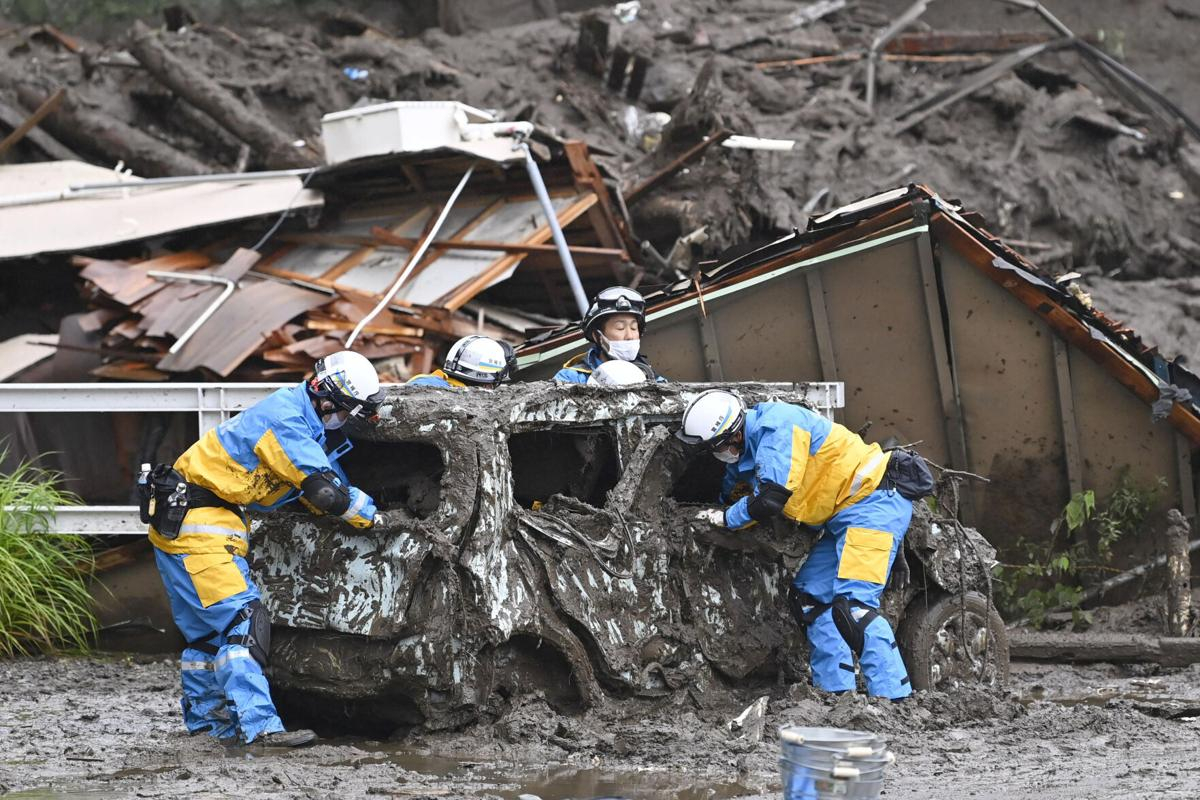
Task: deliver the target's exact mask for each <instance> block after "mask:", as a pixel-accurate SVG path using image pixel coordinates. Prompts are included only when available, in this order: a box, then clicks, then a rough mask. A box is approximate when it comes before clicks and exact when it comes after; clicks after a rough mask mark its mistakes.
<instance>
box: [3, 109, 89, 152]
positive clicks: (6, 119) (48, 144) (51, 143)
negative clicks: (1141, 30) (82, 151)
mask: <svg viewBox="0 0 1200 800" xmlns="http://www.w3.org/2000/svg"><path fill="white" fill-rule="evenodd" d="M28 113H29V112H27V111H25V110H24V109H20V110H18V109H17V108H14V107H13V106H10V105H8V104H7V103H4V102H0V123H3V124H4V125H5V126H7V127H9V128H11V129H13V130H16V129H17V128H18V127H20V125H21V123H22V121H23V120H24V119H25V117H26V116H27V115H28ZM25 138H26V139H27V140H28V141H29V143H30V144H32V145H33V146H34V147H36V148H37V149H39V150H41V151H42V152H43V153H45V154H46V155H48V156H49V157H50V158H51V159H53V160H55V161H83V160H84V159H83V158H82V157H80V155H79V154H78V153H76V152H75V151H74V150H72V149H71V148H69V147H67V146H66V145H64V144H62V143H61V142H59V141H58V140H57V139H55V138H54V137H53V136H51V135H50V134H49V133H47V132H46V131H45V130H43V129H42V128H33V129H32V130H30V131H29V133H27V134H25Z"/></svg>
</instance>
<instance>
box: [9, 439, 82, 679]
mask: <svg viewBox="0 0 1200 800" xmlns="http://www.w3.org/2000/svg"><path fill="white" fill-rule="evenodd" d="M6 454H7V450H6V449H0V462H2V461H3V460H4V456H5V455H6ZM59 477H60V476H58V475H57V474H56V473H53V472H48V471H46V470H42V469H39V468H38V467H36V466H35V465H34V464H32V463H30V462H22V463H21V464H19V465H18V466H17V467H16V469H14V470H13V471H12V472H10V473H8V474H7V475H0V657H8V656H13V655H18V654H29V653H35V652H54V651H56V650H58V649H60V648H63V647H66V648H69V649H77V650H86V649H87V647H88V642H89V636H91V635H92V634H94V633H95V630H96V619H95V616H94V615H93V613H92V604H91V597H90V595H89V594H88V588H87V577H88V575H89V574H90V573H91V570H92V565H93V563H94V562H93V557H92V549H91V546H90V545H89V544H88V543H87V541H85V540H84V539H83V538H81V537H79V536H67V535H57V534H55V533H53V531H54V508H55V506H61V505H74V504H77V503H78V502H79V500H78V498H76V497H75V496H74V495H72V494H70V493H68V492H64V491H62V490H61V489H60V488H58V487H59Z"/></svg>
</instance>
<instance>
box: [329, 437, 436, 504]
mask: <svg viewBox="0 0 1200 800" xmlns="http://www.w3.org/2000/svg"><path fill="white" fill-rule="evenodd" d="M340 463H341V465H342V468H343V469H345V470H346V477H348V478H349V479H350V482H351V483H352V484H354V485H355V486H357V487H359V488H360V489H362V490H363V491H364V492H366V493H367V494H369V495H371V497H372V498H373V499H374V500H375V505H376V506H377V507H378V508H379V510H380V511H387V510H389V509H397V510H398V509H404V510H407V511H408V512H409V513H410V514H412V515H413V516H415V517H417V518H420V519H424V518H425V517H428V516H430V515H431V514H433V512H434V511H436V510H437V507H438V506H439V505H440V504H441V502H442V475H443V473H444V471H445V467H444V466H443V461H442V453H441V451H440V450H439V449H438V448H437V447H435V446H434V445H432V444H429V443H428V442H372V441H365V440H356V441H355V442H354V449H353V450H351V451H350V452H349V453H347V454H346V455H344V456H342V458H341V459H340Z"/></svg>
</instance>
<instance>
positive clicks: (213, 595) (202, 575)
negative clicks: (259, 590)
mask: <svg viewBox="0 0 1200 800" xmlns="http://www.w3.org/2000/svg"><path fill="white" fill-rule="evenodd" d="M183 568H184V569H186V570H187V571H188V574H189V575H191V576H192V585H193V586H195V587H196V596H197V597H199V598H200V605H202V606H204V607H205V608H208V607H209V606H211V605H213V604H214V603H219V602H221V601H222V600H224V599H225V598H226V597H232V596H233V595H235V594H237V593H238V592H244V591H246V589H247V588H248V587H247V586H246V579H245V578H243V577H242V571H241V570H240V569H238V568H237V564H234V563H233V556H231V555H229V554H228V553H201V554H198V555H194V556H187V557H185V558H184V559H183Z"/></svg>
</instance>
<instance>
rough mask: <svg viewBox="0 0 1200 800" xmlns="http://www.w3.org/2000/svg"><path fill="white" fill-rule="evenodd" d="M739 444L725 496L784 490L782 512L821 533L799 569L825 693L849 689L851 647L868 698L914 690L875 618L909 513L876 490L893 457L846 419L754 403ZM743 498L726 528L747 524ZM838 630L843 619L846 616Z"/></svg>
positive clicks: (818, 679)
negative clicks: (846, 632) (771, 487)
mask: <svg viewBox="0 0 1200 800" xmlns="http://www.w3.org/2000/svg"><path fill="white" fill-rule="evenodd" d="M743 434H744V440H745V441H744V444H743V446H742V449H741V454H740V458H739V459H738V461H737V463H735V464H730V465H729V467H728V468H727V470H726V475H725V481H724V484H723V496H722V499H723V500H728V499H729V497H730V492H731V491H732V488H733V487H734V486H735V485H736V484H737V483H739V482H742V481H745V482H747V483H749V484H750V486H751V487H752V489H753V494H755V495H756V494H758V493H759V491H760V490H761V489H762V488H763V487H764V486H765V485H766V484H767V482H769V483H771V484H775V485H777V486H782V487H784V489H785V490H786V491H787V492H789V493H790V494H789V496H788V499H787V502H786V503H785V504H784V506H783V512H782V513H783V514H784V515H785V516H786V517H788V518H789V519H792V520H795V521H796V522H799V523H801V524H804V525H808V526H811V527H814V528H822V529H823V535H822V536H821V538H820V540H818V542H817V543H816V545H815V546H814V547H813V550H812V552H811V553H810V554H809V556H808V560H807V561H805V562H804V565H803V566H802V567H801V568H800V571H799V572H798V573H797V574H796V577H795V580H794V581H793V585H794V586H795V588H796V590H797V591H798V592H799V593H800V595H801V597H802V598H804V600H803V602H804V613H805V614H806V620H805V621H806V622H807V631H808V639H809V646H810V650H811V661H812V671H813V682H814V683H815V684H816V685H817V687H818V688H821V689H824V690H826V691H832V692H840V691H847V690H850V691H852V690H853V689H854V687H855V680H854V655H855V653H856V652H857V655H858V657H859V663H860V665H861V666H862V671H863V676H864V677H865V679H866V682H867V691H868V692H869V693H870V694H872V695H879V696H883V697H890V698H893V699H899V698H901V697H907V696H908V695H909V694H911V693H912V688H911V687H910V685H909V680H908V672H907V670H906V669H905V667H904V661H903V660H902V659H901V657H900V651H899V650H898V649H897V646H896V638H895V635H894V634H893V632H892V628H891V625H889V624H888V622H887V620H886V619H885V618H884V617H882V616H880V615H879V613H878V611H877V610H876V609H878V608H879V598H880V596H881V595H882V594H883V589H884V586H885V585H886V583H887V579H888V574H889V573H890V571H891V568H892V563H893V561H894V560H895V557H896V553H897V551H898V549H899V547H900V546H901V543H902V541H903V539H904V534H905V533H906V532H907V531H908V525H909V522H910V521H911V519H912V502H911V501H910V500H907V499H905V498H904V497H902V496H900V494H899V493H898V492H896V491H895V490H891V489H883V488H880V486H881V484H882V483H883V480H884V474H885V472H886V471H887V467H888V459H889V455H888V454H887V453H885V452H883V451H882V450H881V449H880V447H879V445H877V444H867V443H866V442H864V441H863V440H862V439H861V438H860V437H859V436H858V435H856V434H854V433H853V432H851V431H850V430H848V429H847V428H845V427H843V426H842V425H838V424H836V423H833V422H830V421H829V420H827V419H825V418H824V417H822V416H820V415H819V414H816V413H814V412H812V411H809V410H808V409H806V408H803V407H801V406H795V405H791V404H788V403H760V404H759V405H757V406H755V407H754V408H751V409H749V410H748V411H747V412H746V420H745V427H744V428H743ZM752 499H753V495H747V496H745V497H742V498H741V499H739V500H738V501H737V502H735V503H733V505H731V506H729V507H728V508H727V509H726V511H725V521H726V524H727V525H728V526H729V527H730V528H740V527H742V526H744V525H748V524H749V523H750V522H751V521H752V520H751V516H750V513H749V511H748V505H749V503H750V502H751V501H752ZM835 612H840V613H842V614H843V615H846V614H848V615H849V617H850V618H852V619H853V625H854V626H855V627H856V630H855V631H853V633H852V636H851V638H861V642H858V641H855V648H854V649H852V648H851V645H850V643H848V642H847V639H846V637H845V636H843V634H842V633H841V632H840V631H839V628H838V625H837V623H836V622H835V616H834V615H835ZM842 622H843V628H846V627H847V623H848V619H847V617H845V616H843V618H842Z"/></svg>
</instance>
